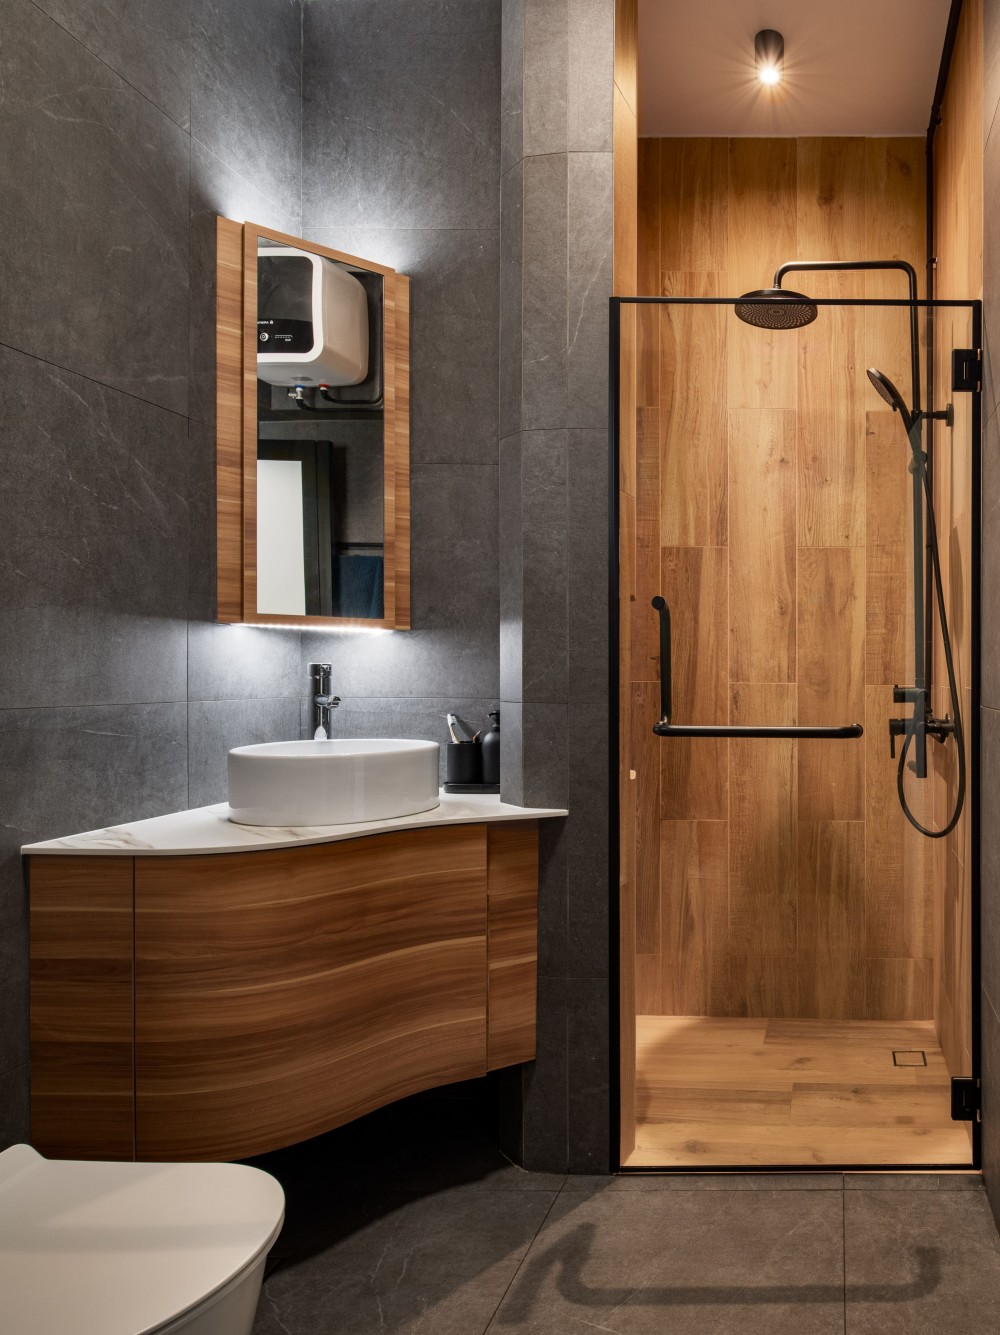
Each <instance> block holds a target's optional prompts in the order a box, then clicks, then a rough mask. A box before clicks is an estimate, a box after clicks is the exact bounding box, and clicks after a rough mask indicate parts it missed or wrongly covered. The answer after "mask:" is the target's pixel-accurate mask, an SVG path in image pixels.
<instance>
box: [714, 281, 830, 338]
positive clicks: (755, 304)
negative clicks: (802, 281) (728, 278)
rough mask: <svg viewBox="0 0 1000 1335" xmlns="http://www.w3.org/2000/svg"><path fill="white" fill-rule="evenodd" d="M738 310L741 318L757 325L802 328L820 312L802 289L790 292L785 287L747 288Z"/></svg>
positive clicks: (761, 326) (760, 327) (756, 326)
mask: <svg viewBox="0 0 1000 1335" xmlns="http://www.w3.org/2000/svg"><path fill="white" fill-rule="evenodd" d="M735 310H736V316H737V318H738V319H740V320H742V321H743V323H744V324H750V325H753V326H754V327H755V328H757V329H802V328H804V327H805V326H806V325H807V324H812V322H813V320H815V319H816V316H817V314H818V311H817V309H816V304H815V302H812V301H810V300H809V298H808V297H804V296H803V295H802V293H801V292H790V291H788V290H787V289H786V288H783V287H765V288H761V289H760V291H758V292H745V293H744V294H743V296H742V297H740V299H739V301H737V303H736V307H735Z"/></svg>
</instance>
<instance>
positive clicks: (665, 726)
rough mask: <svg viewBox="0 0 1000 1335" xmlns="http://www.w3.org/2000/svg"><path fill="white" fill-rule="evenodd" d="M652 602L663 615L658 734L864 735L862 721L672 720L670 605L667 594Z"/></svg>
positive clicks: (661, 615) (655, 730)
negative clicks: (824, 723)
mask: <svg viewBox="0 0 1000 1335" xmlns="http://www.w3.org/2000/svg"><path fill="white" fill-rule="evenodd" d="M653 606H654V607H655V608H656V611H657V612H658V613H659V617H660V718H659V722H657V723H654V724H653V731H654V732H655V733H656V735H657V737H784V738H786V739H787V738H790V737H826V738H837V737H846V738H850V737H863V736H864V734H865V730H864V728H863V727H862V726H861V724H860V723H846V724H844V725H843V726H841V727H832V728H823V727H801V728H800V727H798V726H795V725H782V724H775V725H774V726H773V727H758V726H755V725H753V724H747V725H744V726H739V725H737V724H734V725H729V724H726V723H671V722H670V714H671V695H672V686H673V668H672V664H671V659H670V608H669V606H668V605H667V600H666V598H661V597H660V595H659V594H657V595H656V597H655V598H654V599H653Z"/></svg>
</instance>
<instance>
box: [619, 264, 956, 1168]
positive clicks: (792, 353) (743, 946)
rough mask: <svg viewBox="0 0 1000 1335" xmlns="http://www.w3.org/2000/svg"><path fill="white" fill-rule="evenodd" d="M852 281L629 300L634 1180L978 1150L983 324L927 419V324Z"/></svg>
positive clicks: (949, 317)
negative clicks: (975, 932)
mask: <svg viewBox="0 0 1000 1335" xmlns="http://www.w3.org/2000/svg"><path fill="white" fill-rule="evenodd" d="M838 281H839V280H837V279H830V280H829V281H828V285H827V286H826V287H823V286H822V285H821V282H820V280H819V279H814V281H813V282H812V286H811V287H810V295H811V296H812V295H813V294H815V296H816V297H817V299H818V300H817V307H818V309H817V313H816V318H815V320H814V321H812V322H811V323H809V324H807V325H804V326H803V327H801V328H783V329H778V330H774V329H762V328H759V327H752V326H750V325H748V324H746V323H743V322H741V321H740V320H738V319H737V318H736V316H735V313H734V307H733V303H732V302H731V301H724V300H722V299H721V298H710V299H708V300H696V301H684V300H678V299H676V298H674V299H669V298H668V299H663V300H650V301H641V302H637V303H630V302H627V301H624V302H622V304H621V306H620V308H619V313H620V320H621V338H620V351H621V360H620V399H619V404H620V408H619V417H620V421H619V431H618V437H619V462H620V464H621V468H620V476H621V487H620V495H619V513H620V536H621V549H622V561H621V573H622V580H623V583H622V600H621V607H622V625H621V639H620V648H621V659H620V675H621V687H622V690H621V700H622V719H621V748H620V749H621V759H622V765H621V776H622V781H621V784H620V805H621V818H622V824H621V841H622V891H621V897H622V914H621V917H622V924H623V928H624V938H623V942H624V944H623V952H624V953H623V963H624V965H625V967H624V968H623V974H622V976H623V980H624V982H625V985H626V986H627V987H628V988H629V989H630V992H629V996H628V998H627V999H626V1002H625V1003H624V1005H623V1015H626V1016H627V1015H628V1013H629V1010H630V1007H631V1006H633V1005H634V1014H635V1027H634V1035H633V1036H630V1035H628V1034H623V1039H622V1044H623V1049H622V1050H623V1054H624V1060H625V1065H626V1068H627V1066H628V1063H629V1062H630V1060H631V1057H630V1053H629V1043H630V1038H631V1039H632V1041H634V1044H635V1057H634V1073H635V1084H634V1109H633V1112H632V1115H633V1116H634V1126H635V1135H634V1147H630V1146H627V1148H628V1154H627V1156H626V1162H627V1164H628V1165H629V1166H637V1167H643V1166H645V1167H653V1166H655V1167H676V1168H687V1169H688V1170H690V1169H691V1168H693V1167H697V1166H699V1165H701V1166H710V1167H723V1166H728V1167H743V1166H748V1165H794V1166H801V1165H807V1164H808V1165H828V1166H851V1165H854V1166H862V1165H883V1164H884V1165H897V1164H947V1165H954V1164H967V1163H969V1162H970V1161H971V1138H970V1124H969V1123H962V1122H955V1121H952V1119H951V1079H952V1077H955V1076H968V1075H971V1074H972V1069H973V1068H972V1062H973V1053H974V1036H973V1033H972V1004H971V1003H972V992H973V977H972V973H973V955H972V938H971V922H972V907H973V906H972V898H973V895H974V893H975V886H974V855H973V834H974V830H973V821H972V813H973V810H974V803H973V801H971V800H970V798H969V788H970V782H969V773H970V772H971V764H970V761H971V756H972V750H973V741H974V735H975V696H974V691H975V682H974V681H973V677H972V662H973V658H972V653H973V639H974V610H975V601H976V598H975V588H974V580H973V576H974V571H975V570H976V563H977V554H976V552H975V550H974V546H973V544H974V542H976V541H977V540H978V537H977V533H976V526H975V525H974V524H973V514H974V506H975V497H976V495H977V488H978V474H977V472H976V466H975V460H976V450H977V448H978V444H977V439H976V437H977V431H978V418H977V416H976V414H977V408H978V400H977V396H976V395H974V394H970V393H966V392H959V391H953V390H952V388H951V384H952V381H951V374H952V356H951V354H952V351H953V349H956V348H969V347H975V346H978V343H977V341H976V337H975V335H976V332H977V331H976V330H975V329H974V328H973V322H974V319H975V317H976V311H975V308H974V307H973V306H972V305H971V304H970V303H966V304H963V305H947V304H940V305H939V306H938V307H936V308H935V310H934V315H933V319H932V320H931V319H929V318H928V314H927V311H926V309H925V308H923V307H922V308H921V309H920V312H919V317H918V342H919V351H920V369H921V374H922V377H923V380H924V382H925V383H924V384H923V385H921V386H920V387H919V389H920V390H921V391H922V393H921V396H920V399H919V405H920V407H919V412H920V413H921V414H923V413H926V412H929V411H935V412H941V413H943V412H944V409H945V405H946V404H948V403H952V404H953V405H954V407H953V412H952V413H951V415H950V417H949V420H944V418H943V417H942V418H938V419H936V420H933V421H932V420H928V419H925V418H924V417H923V416H917V410H916V406H915V405H916V403H917V402H918V400H916V399H915V398H914V393H913V391H914V388H915V387H914V385H913V383H912V358H911V346H912V343H911V337H910V314H911V310H910V307H909V306H907V305H905V304H900V303H896V304H877V303H875V302H847V301H845V300H843V299H841V300H839V301H838V300H837V296H838V292H839V291H842V289H839V288H838V287H837V286H836V283H837V282H838ZM878 295H881V294H880V293H879V294H878ZM831 299H832V300H831ZM826 301H829V302H831V304H824V302H826ZM931 365H932V367H933V375H932V376H928V375H927V368H928V366H931ZM869 369H871V370H872V371H873V372H878V373H879V374H873V375H872V376H869V375H868V374H866V372H868V371H869ZM897 387H898V389H897ZM894 396H895V397H894ZM924 456H926V463H925V458H924ZM925 467H926V468H927V470H928V474H929V477H928V483H927V485H926V486H925V483H924V477H923V470H924V468H925ZM928 491H929V492H930V494H931V495H932V496H933V502H934V504H933V515H934V516H936V520H937V524H936V528H937V537H938V543H937V551H938V569H939V575H940V585H941V594H942V601H943V604H944V608H945V611H946V617H947V625H948V630H949V639H950V651H951V652H950V657H951V660H952V673H951V675H952V676H953V678H954V689H952V687H951V685H950V682H949V670H948V657H949V653H948V652H947V650H946V645H945V639H944V636H943V634H942V626H943V621H942V617H941V610H940V607H939V605H938V602H939V600H938V597H937V593H936V584H937V579H936V574H935V564H934V559H933V551H932V547H931V538H932V536H933V534H934V525H933V521H932V515H931V514H930V513H929V511H928V506H927V501H926V495H927V492H928ZM654 599H659V600H662V602H663V605H662V606H657V607H654V606H653V601H654ZM661 669H662V672H661ZM668 683H669V689H668V688H667V687H668ZM953 697H954V698H953ZM956 701H957V703H958V704H959V706H960V717H961V721H962V723H964V724H965V729H964V737H962V738H961V739H960V738H959V729H957V728H956V722H955V720H956V707H955V704H956ZM960 740H961V746H960ZM904 750H905V757H903V759H902V767H901V765H900V761H901V756H902V753H903V751H904ZM960 753H961V755H962V757H963V761H962V763H961V764H960ZM963 766H964V768H965V770H966V775H965V779H964V783H965V788H966V795H965V798H964V800H963V803H962V810H961V811H960V812H958V814H957V815H956V808H957V806H958V804H959V798H960V792H959V790H960V787H961V786H962V783H963V778H962V769H963ZM900 787H901V789H902V795H903V798H904V801H905V806H906V811H904V809H903V804H902V803H901V801H900ZM907 812H908V813H909V817H908V816H907V814H906V813H907ZM953 816H954V817H955V819H954V828H953V829H951V831H950V832H949V833H947V834H946V835H945V837H942V838H933V837H929V834H935V833H936V832H938V831H941V830H943V829H945V828H946V827H947V826H948V825H949V823H950V822H951V821H952V818H953ZM917 827H923V830H924V831H927V832H928V833H924V832H921V830H920V829H919V828H917ZM627 1023H628V1024H630V1023H631V1020H630V1019H629V1020H628V1021H627ZM623 1088H626V1089H628V1088H629V1083H628V1072H627V1070H626V1071H625V1072H623ZM628 1116H629V1112H628V1110H627V1109H625V1110H624V1111H623V1118H627V1117H628ZM623 1139H626V1138H623Z"/></svg>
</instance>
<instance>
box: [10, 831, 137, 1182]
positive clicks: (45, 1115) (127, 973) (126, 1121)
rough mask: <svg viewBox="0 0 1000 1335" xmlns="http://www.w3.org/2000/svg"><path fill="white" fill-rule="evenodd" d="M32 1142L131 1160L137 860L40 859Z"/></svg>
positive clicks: (33, 897) (69, 1153) (35, 875)
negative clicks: (134, 864)
mask: <svg viewBox="0 0 1000 1335" xmlns="http://www.w3.org/2000/svg"><path fill="white" fill-rule="evenodd" d="M29 891H30V903H31V1141H32V1144H33V1145H34V1146H35V1148H36V1149H37V1150H38V1151H39V1152H40V1153H41V1154H45V1155H47V1156H48V1157H49V1158H51V1159H131V1158H132V1157H133V1154H134V1150H135V1141H134V1130H135V1128H134V1124H133V1116H132V1081H133V1071H132V859H131V858H122V857H108V858H99V857H67V856H63V855H61V854H60V855H57V856H51V857H45V856H39V857H33V858H31V860H30V863H29Z"/></svg>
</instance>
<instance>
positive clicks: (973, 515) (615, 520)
mask: <svg viewBox="0 0 1000 1335" xmlns="http://www.w3.org/2000/svg"><path fill="white" fill-rule="evenodd" d="M810 300H812V301H813V304H814V305H816V306H819V307H823V306H854V307H860V308H866V307H869V308H874V307H890V308H892V307H896V308H899V309H902V310H910V309H911V308H912V307H913V306H916V308H917V309H918V310H924V311H927V312H929V313H931V314H933V312H935V311H939V310H948V309H952V310H965V311H968V312H969V315H970V319H971V330H972V346H973V349H974V350H975V352H976V353H977V354H978V357H979V362H980V367H981V366H982V349H983V303H982V302H981V301H944V300H941V301H917V302H909V301H890V300H881V299H875V298H870V299H860V298H859V299H857V300H851V299H849V298H839V297H837V298H834V297H830V298H826V299H824V298H818V297H817V298H810ZM736 301H737V298H736V297H611V298H610V303H609V341H608V342H609V362H608V386H609V403H608V417H609V438H610V449H609V451H608V454H609V469H608V492H609V496H608V507H609V524H608V645H609V653H608V675H609V682H610V689H609V695H610V702H611V710H610V718H609V726H608V739H609V746H608V772H609V784H608V788H609V793H610V816H611V819H610V827H611V828H610V840H609V844H610V849H609V859H608V861H609V893H610V913H609V915H608V916H609V941H608V946H609V968H608V982H609V989H610V996H609V1003H610V1024H611V1033H610V1042H609V1045H608V1047H609V1056H610V1070H609V1083H610V1089H611V1126H610V1138H611V1143H610V1157H609V1162H610V1164H611V1171H612V1172H618V1173H649V1172H656V1173H680V1174H684V1173H691V1172H692V1169H691V1168H690V1167H688V1166H683V1165H681V1166H677V1165H670V1164H665V1165H663V1166H662V1167H660V1168H652V1169H651V1168H647V1167H642V1168H629V1167H627V1166H626V1165H624V1164H622V1163H621V1149H620V1146H621V1041H620V1032H621V1031H620V1021H621V959H620V950H621V943H620V937H619V933H620V926H621V890H620V884H619V870H620V865H621V839H620V836H621V809H620V802H619V764H620V755H619V750H620V745H621V736H620V733H621V728H620V709H621V694H620V693H621V681H620V674H619V657H618V654H619V639H620V636H619V612H620V602H621V597H620V583H619V581H620V577H621V570H620V562H619V547H618V543H619V530H620V523H621V516H620V514H619V506H618V491H619V481H620V474H619V465H620V453H621V314H622V307H623V306H729V307H733V306H734V305H735V304H736ZM931 327H932V328H933V322H932V324H931ZM932 351H933V343H932V342H930V341H929V344H928V349H927V361H928V365H927V377H926V380H927V395H928V398H927V409H928V411H933V410H934V408H935V403H934V378H933V367H932V366H931V364H930V362H931V356H932ZM981 380H982V373H981V371H980V388H979V389H977V390H974V391H972V430H971V439H970V442H969V448H970V449H971V451H972V459H971V465H972V466H971V469H970V476H971V497H970V546H971V552H970V560H971V571H970V579H969V595H970V597H969V600H970V608H969V619H970V627H969V629H970V652H971V660H972V662H971V672H970V695H971V709H970V715H971V717H970V719H969V726H968V737H969V780H968V796H967V800H968V803H969V826H970V830H969V833H970V851H971V859H972V866H971V867H970V868H969V890H970V893H969V912H970V916H971V919H972V921H971V938H972V944H971V953H970V986H971V990H972V996H971V997H970V999H969V1000H970V1008H971V1017H972V1054H971V1055H972V1072H971V1074H972V1079H973V1081H974V1084H975V1088H976V1090H977V1099H976V1102H977V1104H978V1103H979V1098H978V1091H980V1089H981V1082H982V1006H981V991H980V989H981V974H982V960H981V950H980V939H979V938H980V921H981V902H982V873H981V868H980V851H981V843H980V831H981V811H980V783H979V768H980V756H981V716H980V706H981V677H982V665H981V655H982V634H981V630H982V426H983V423H982V385H981ZM959 392H961V391H959ZM928 454H929V456H930V459H929V470H930V473H931V478H932V479H933V467H934V458H933V447H931V449H929V450H928ZM982 1139H983V1137H982V1124H981V1121H980V1118H979V1115H978V1114H977V1116H976V1118H975V1119H974V1120H973V1122H972V1162H971V1164H968V1165H962V1164H907V1163H899V1164H865V1163H852V1164H825V1165H823V1167H822V1169H821V1170H820V1171H823V1172H830V1173H836V1172H883V1173H885V1172H903V1173H905V1172H924V1173H926V1172H934V1171H941V1172H953V1171H954V1170H955V1169H956V1168H962V1167H970V1168H973V1169H979V1168H981V1167H982V1148H983V1147H982ZM697 1171H698V1172H699V1173H732V1172H755V1173H759V1172H770V1173H796V1172H804V1171H809V1172H816V1171H817V1169H816V1168H815V1167H808V1168H807V1167H806V1166H804V1165H802V1164H778V1163H775V1164H770V1165H768V1166H767V1168H764V1169H762V1168H761V1166H760V1165H759V1164H739V1163H734V1164H724V1165H719V1166H711V1167H705V1168H699V1169H698V1170H697Z"/></svg>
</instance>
